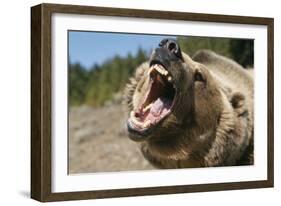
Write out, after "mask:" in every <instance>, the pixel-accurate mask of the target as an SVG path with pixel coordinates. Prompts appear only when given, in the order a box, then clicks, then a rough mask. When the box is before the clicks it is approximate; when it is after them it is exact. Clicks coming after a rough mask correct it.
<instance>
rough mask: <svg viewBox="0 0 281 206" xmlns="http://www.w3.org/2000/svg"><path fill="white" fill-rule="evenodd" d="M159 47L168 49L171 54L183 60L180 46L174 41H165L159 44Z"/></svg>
mask: <svg viewBox="0 0 281 206" xmlns="http://www.w3.org/2000/svg"><path fill="white" fill-rule="evenodd" d="M159 47H162V48H166V49H167V50H168V51H169V52H170V53H172V54H174V55H175V56H176V57H178V58H180V59H181V58H182V55H181V50H180V46H179V45H178V43H177V42H176V41H175V40H174V39H163V40H162V41H161V42H160V43H159Z"/></svg>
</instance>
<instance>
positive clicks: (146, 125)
mask: <svg viewBox="0 0 281 206" xmlns="http://www.w3.org/2000/svg"><path fill="white" fill-rule="evenodd" d="M150 124H151V121H150V120H147V121H146V122H145V123H144V124H143V126H144V127H148V126H149V125H150Z"/></svg>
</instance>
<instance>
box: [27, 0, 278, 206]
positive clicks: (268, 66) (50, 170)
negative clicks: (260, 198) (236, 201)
mask: <svg viewBox="0 0 281 206" xmlns="http://www.w3.org/2000/svg"><path fill="white" fill-rule="evenodd" d="M273 22H274V21H273V19H271V18H261V17H243V16H228V15H214V14H198V13H182V12H170V11H152V10H136V9H120V8H104V7H90V6H75V5H57V4H41V5H37V6H34V7H32V8H31V75H32V76H31V80H32V81H31V94H32V95H31V110H32V112H31V197H32V198H34V199H36V200H39V201H42V202H46V201H61V200H79V199H92V198H107V197H124V196H137V195H158V194H171V193H187V192H202V191H218V190H233V189H250V188H265V187H273V179H274V175H273V172H274V169H273V153H274V151H273V148H274V144H273V98H274V97H273V25H274V23H273Z"/></svg>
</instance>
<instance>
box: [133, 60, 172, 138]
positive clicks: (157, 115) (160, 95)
mask: <svg viewBox="0 0 281 206" xmlns="http://www.w3.org/2000/svg"><path fill="white" fill-rule="evenodd" d="M148 74H149V76H150V80H149V81H150V82H149V87H148V91H147V92H146V95H145V98H144V99H143V101H142V103H141V104H140V106H139V107H138V108H135V109H134V110H133V111H131V113H130V118H129V121H128V124H129V125H128V126H129V127H130V130H134V132H139V133H142V132H143V133H145V131H147V130H148V129H150V128H152V127H154V126H156V125H157V124H158V123H160V122H161V120H163V119H164V118H165V117H167V116H168V115H169V114H170V113H171V111H172V109H173V106H174V103H175V99H176V98H175V97H176V89H175V86H174V84H173V78H172V76H171V74H170V73H169V72H168V71H167V70H166V69H165V68H164V67H163V66H162V65H161V64H160V63H154V64H152V65H151V66H150V68H149V72H148Z"/></svg>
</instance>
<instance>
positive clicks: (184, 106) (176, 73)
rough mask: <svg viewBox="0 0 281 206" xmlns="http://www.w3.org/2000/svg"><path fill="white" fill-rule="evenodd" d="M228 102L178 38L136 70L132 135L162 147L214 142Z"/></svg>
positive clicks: (165, 43)
mask: <svg viewBox="0 0 281 206" xmlns="http://www.w3.org/2000/svg"><path fill="white" fill-rule="evenodd" d="M225 98H226V97H225V95H223V92H222V89H221V87H220V85H219V83H218V81H216V79H215V78H214V76H213V75H212V72H211V71H210V70H208V68H206V67H205V66H204V65H202V64H200V63H197V62H195V61H193V60H192V59H191V58H190V57H189V56H188V55H187V54H185V53H183V52H181V49H180V47H179V45H178V43H177V42H176V41H175V40H173V39H164V40H162V41H161V42H160V44H159V47H158V48H156V49H155V50H154V51H153V52H152V54H151V56H150V59H149V61H148V62H147V63H146V64H144V65H142V66H141V67H140V68H139V71H138V70H137V71H136V78H135V86H134V87H133V91H132V92H131V96H130V98H129V102H130V103H131V107H130V109H131V111H130V114H129V118H128V120H127V127H128V132H129V137H130V138H131V139H132V140H134V141H139V142H149V143H150V144H151V145H156V146H158V147H159V145H162V146H163V147H164V146H165V145H166V146H167V147H173V144H177V143H178V141H180V139H184V140H183V141H181V142H184V144H187V145H189V146H192V145H194V146H195V145H197V144H200V142H202V138H203V139H204V138H209V139H210V140H208V143H210V142H211V141H212V140H211V138H213V137H214V136H215V134H214V133H215V132H216V128H217V125H218V123H219V120H220V117H221V113H222V112H223V109H224V108H225ZM227 104H228V103H227ZM229 104H230V103H229ZM228 106H229V105H228ZM200 138H201V139H200ZM175 147H176V146H175Z"/></svg>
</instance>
